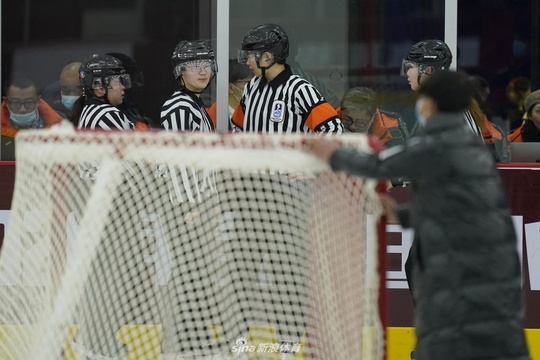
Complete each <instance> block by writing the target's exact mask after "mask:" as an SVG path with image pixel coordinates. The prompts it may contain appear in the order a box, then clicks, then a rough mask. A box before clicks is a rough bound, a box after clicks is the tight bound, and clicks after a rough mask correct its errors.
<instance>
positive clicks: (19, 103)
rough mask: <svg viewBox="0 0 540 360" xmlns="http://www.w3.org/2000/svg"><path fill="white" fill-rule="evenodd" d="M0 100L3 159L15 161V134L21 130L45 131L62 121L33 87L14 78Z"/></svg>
mask: <svg viewBox="0 0 540 360" xmlns="http://www.w3.org/2000/svg"><path fill="white" fill-rule="evenodd" d="M4 93H5V94H6V95H5V96H3V99H2V160H15V135H17V133H18V132H19V131H20V130H25V129H44V128H48V127H50V126H52V125H54V124H58V123H60V122H61V121H62V116H60V115H59V114H58V113H57V112H56V111H54V110H53V108H51V107H50V106H49V104H47V103H46V102H45V101H44V100H43V99H41V96H40V95H39V93H38V89H37V86H36V84H34V82H32V81H31V80H29V79H26V78H15V79H14V80H13V81H11V82H10V83H9V84H8V85H7V86H6V90H5V92H4Z"/></svg>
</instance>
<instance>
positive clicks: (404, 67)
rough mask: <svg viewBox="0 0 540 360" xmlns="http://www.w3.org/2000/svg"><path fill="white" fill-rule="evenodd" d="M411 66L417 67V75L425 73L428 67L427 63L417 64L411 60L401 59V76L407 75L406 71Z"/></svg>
mask: <svg viewBox="0 0 540 360" xmlns="http://www.w3.org/2000/svg"><path fill="white" fill-rule="evenodd" d="M413 67H417V68H418V75H422V74H425V73H426V71H427V69H428V68H429V65H426V64H418V63H415V62H414V61H411V60H405V59H403V60H402V61H401V71H400V75H401V76H403V77H407V72H408V71H409V70H410V69H412V68H413Z"/></svg>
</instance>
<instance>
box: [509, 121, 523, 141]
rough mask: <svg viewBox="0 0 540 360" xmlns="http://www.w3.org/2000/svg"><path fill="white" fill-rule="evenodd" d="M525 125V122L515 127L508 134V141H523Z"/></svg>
mask: <svg viewBox="0 0 540 360" xmlns="http://www.w3.org/2000/svg"><path fill="white" fill-rule="evenodd" d="M524 125H525V122H524V123H523V124H521V125H520V126H519V127H517V128H515V129H514V130H512V131H511V132H510V133H509V134H508V136H507V137H508V142H509V143H511V142H523V126H524Z"/></svg>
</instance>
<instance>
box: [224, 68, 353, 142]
mask: <svg viewBox="0 0 540 360" xmlns="http://www.w3.org/2000/svg"><path fill="white" fill-rule="evenodd" d="M232 121H233V123H234V125H235V126H236V127H237V128H239V129H242V130H243V131H244V132H265V133H294V132H303V133H310V132H317V133H342V132H343V125H342V123H341V120H340V119H339V117H338V115H337V113H336V111H335V109H334V108H333V107H332V106H331V105H330V104H329V103H328V102H327V101H326V100H325V99H324V97H323V96H322V95H321V94H320V92H319V91H318V90H317V89H315V87H314V86H313V85H311V84H310V83H309V82H308V81H307V80H305V79H302V78H301V77H299V76H298V75H293V74H292V72H291V69H290V67H289V66H288V65H285V70H284V71H282V72H281V73H280V74H279V75H278V76H276V78H274V79H273V80H272V81H271V82H270V83H268V81H267V80H266V78H265V77H255V78H253V79H252V80H251V81H250V82H249V83H248V84H246V87H245V88H244V93H243V95H242V99H241V100H240V103H239V104H238V106H237V108H236V110H235V112H234V114H233V118H232Z"/></svg>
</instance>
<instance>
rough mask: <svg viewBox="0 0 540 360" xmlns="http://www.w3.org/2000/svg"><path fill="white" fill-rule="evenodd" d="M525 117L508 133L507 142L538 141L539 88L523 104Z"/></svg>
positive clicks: (539, 126)
mask: <svg viewBox="0 0 540 360" xmlns="http://www.w3.org/2000/svg"><path fill="white" fill-rule="evenodd" d="M523 107H524V109H525V115H526V119H525V120H524V121H523V123H522V124H521V125H520V126H519V127H518V128H516V129H514V130H513V131H512V132H511V133H510V134H508V141H509V142H540V90H536V91H533V92H532V93H530V94H529V96H527V98H526V99H525V102H524V104H523Z"/></svg>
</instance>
